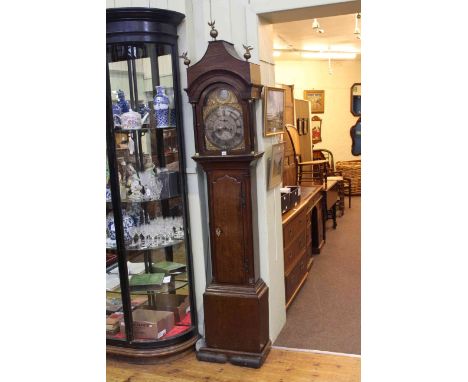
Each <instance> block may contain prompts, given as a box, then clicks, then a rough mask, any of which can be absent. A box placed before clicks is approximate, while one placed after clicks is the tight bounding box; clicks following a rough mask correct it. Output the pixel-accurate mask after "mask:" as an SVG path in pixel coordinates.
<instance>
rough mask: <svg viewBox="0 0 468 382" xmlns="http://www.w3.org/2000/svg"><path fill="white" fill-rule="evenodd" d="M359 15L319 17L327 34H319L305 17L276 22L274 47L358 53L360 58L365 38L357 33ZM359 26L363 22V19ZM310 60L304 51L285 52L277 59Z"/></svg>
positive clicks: (321, 25)
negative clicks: (298, 19) (304, 54)
mask: <svg viewBox="0 0 468 382" xmlns="http://www.w3.org/2000/svg"><path fill="white" fill-rule="evenodd" d="M355 18H356V14H355V13H354V14H349V15H340V16H333V17H324V18H318V19H317V21H318V22H319V24H320V28H321V29H323V30H324V33H316V32H315V31H314V30H313V29H312V21H313V19H310V20H301V21H291V22H287V23H278V24H273V33H274V39H273V43H274V48H275V49H293V50H314V51H327V50H330V51H340V52H358V54H357V56H356V58H357V59H360V52H361V40H359V39H357V38H356V35H355V34H354V28H355ZM358 25H359V28H361V23H360V20H359V24H358ZM286 59H289V60H291V59H306V60H310V58H302V56H301V53H300V52H294V53H285V52H282V53H281V55H280V56H279V57H275V60H286Z"/></svg>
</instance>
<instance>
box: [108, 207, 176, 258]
mask: <svg viewBox="0 0 468 382" xmlns="http://www.w3.org/2000/svg"><path fill="white" fill-rule="evenodd" d="M122 217H123V228H124V240H125V243H126V246H127V248H128V249H156V248H162V247H165V246H168V245H174V244H175V243H176V242H181V241H183V240H184V222H183V218H182V217H179V216H176V217H165V218H163V217H157V218H155V219H143V221H142V220H141V219H135V218H134V217H133V216H132V215H131V214H130V213H129V212H127V211H126V210H122ZM136 220H137V221H136ZM106 223H107V227H106V246H107V248H115V247H116V235H115V224H114V215H113V213H112V212H110V213H109V214H108V215H107V222H106Z"/></svg>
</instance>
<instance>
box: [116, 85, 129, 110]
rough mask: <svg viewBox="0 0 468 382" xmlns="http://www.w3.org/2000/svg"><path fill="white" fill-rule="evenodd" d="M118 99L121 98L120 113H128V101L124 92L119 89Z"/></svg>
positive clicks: (119, 101) (118, 103) (119, 103)
mask: <svg viewBox="0 0 468 382" xmlns="http://www.w3.org/2000/svg"><path fill="white" fill-rule="evenodd" d="M117 97H119V100H118V102H117V105H118V106H119V107H120V112H121V113H127V112H128V111H129V110H130V106H128V101H127V100H126V99H125V93H124V91H123V90H120V89H119V90H118V91H117Z"/></svg>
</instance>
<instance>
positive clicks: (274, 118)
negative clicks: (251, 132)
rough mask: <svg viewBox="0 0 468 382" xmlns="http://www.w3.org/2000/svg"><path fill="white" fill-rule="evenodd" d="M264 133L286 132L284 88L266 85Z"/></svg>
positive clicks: (267, 134) (265, 134)
mask: <svg viewBox="0 0 468 382" xmlns="http://www.w3.org/2000/svg"><path fill="white" fill-rule="evenodd" d="M264 89H265V107H264V114H263V118H264V121H263V135H264V136H265V137H267V136H269V135H275V134H283V133H284V104H285V103H284V102H285V99H284V89H281V88H273V87H269V86H265V88H264Z"/></svg>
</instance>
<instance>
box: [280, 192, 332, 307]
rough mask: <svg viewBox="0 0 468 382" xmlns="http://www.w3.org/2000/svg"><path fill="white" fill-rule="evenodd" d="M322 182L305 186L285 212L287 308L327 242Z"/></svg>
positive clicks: (284, 242)
mask: <svg viewBox="0 0 468 382" xmlns="http://www.w3.org/2000/svg"><path fill="white" fill-rule="evenodd" d="M323 203H324V199H323V192H322V186H315V187H301V201H300V203H299V204H298V205H297V206H296V208H294V209H292V210H290V211H288V212H286V213H285V214H284V215H283V250H284V284H285V292H286V308H288V307H289V305H290V304H291V302H292V301H293V300H294V298H295V297H296V295H297V292H298V291H299V289H300V288H301V286H302V285H303V284H304V282H305V281H306V279H307V275H308V273H309V270H310V267H311V266H312V261H313V258H312V254H313V253H320V249H321V248H322V246H323V244H324V242H325V237H324V233H325V219H324V211H325V210H324V205H323Z"/></svg>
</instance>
